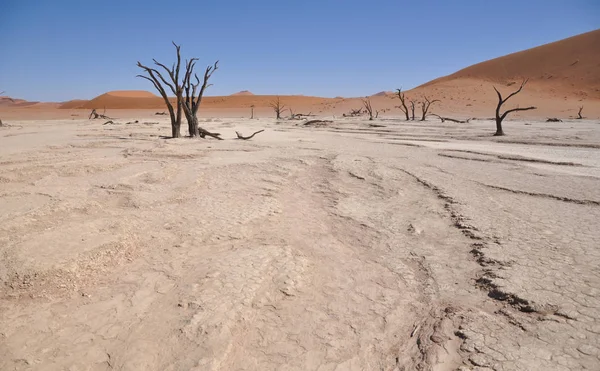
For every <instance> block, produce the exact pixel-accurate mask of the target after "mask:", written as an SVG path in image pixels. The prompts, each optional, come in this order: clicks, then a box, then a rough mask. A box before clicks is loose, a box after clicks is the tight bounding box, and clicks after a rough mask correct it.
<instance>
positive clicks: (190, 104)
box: [182, 58, 219, 138]
mask: <svg viewBox="0 0 600 371" xmlns="http://www.w3.org/2000/svg"><path fill="white" fill-rule="evenodd" d="M197 60H198V58H192V59H190V60H189V61H186V63H185V74H184V76H183V91H184V92H185V96H184V97H183V100H182V105H183V113H184V114H185V118H186V119H187V122H188V132H189V134H190V137H197V136H200V137H202V138H204V137H205V136H206V135H208V136H211V137H213V138H215V137H218V136H219V134H217V133H210V132H208V131H207V130H204V129H202V130H200V129H201V128H200V127H199V126H198V116H197V114H198V109H199V108H200V104H201V103H202V97H203V96H204V92H205V91H206V89H207V88H208V87H210V86H212V84H209V83H208V81H209V80H210V78H211V77H212V75H213V73H214V72H215V71H216V70H218V69H219V61H216V62H215V63H214V64H213V65H212V66H208V67H206V70H205V71H204V77H203V79H202V86H200V79H199V78H198V75H196V74H195V73H194V67H195V66H196V61H197ZM192 75H194V79H195V80H196V82H195V83H193V82H192ZM198 87H200V89H198ZM196 92H197V93H196Z"/></svg>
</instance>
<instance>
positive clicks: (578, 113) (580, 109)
mask: <svg viewBox="0 0 600 371" xmlns="http://www.w3.org/2000/svg"><path fill="white" fill-rule="evenodd" d="M582 111H583V106H581V107H579V112H577V120H583V116H581V112H582Z"/></svg>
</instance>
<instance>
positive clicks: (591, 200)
mask: <svg viewBox="0 0 600 371" xmlns="http://www.w3.org/2000/svg"><path fill="white" fill-rule="evenodd" d="M381 124H382V125H386V128H385V129H373V128H370V127H369V126H368V125H367V124H366V123H360V122H358V123H356V122H355V123H351V122H342V123H338V124H335V125H332V126H331V127H328V128H321V129H307V128H301V129H300V128H297V127H293V126H291V125H278V126H275V125H273V124H271V123H268V122H260V123H259V124H258V125H260V126H261V127H262V126H266V127H267V131H266V132H265V133H264V135H261V136H258V137H257V138H255V139H254V140H253V141H249V142H243V141H225V142H214V141H193V140H187V139H181V140H164V139H160V138H159V137H157V136H156V134H157V132H156V129H151V128H148V127H145V126H143V125H137V126H136V125H128V126H126V127H125V126H121V127H114V128H99V127H98V125H97V124H89V123H87V122H83V121H81V122H75V123H72V122H64V123H60V122H58V123H57V122H54V123H52V125H51V126H50V125H49V124H39V125H37V126H36V125H35V124H33V123H24V124H23V126H24V128H23V129H20V130H21V131H11V134H10V136H9V135H7V134H6V133H7V132H0V135H4V136H3V137H2V138H1V139H0V140H2V141H4V144H5V146H4V148H8V149H10V151H8V150H7V152H5V153H2V159H1V161H0V185H1V196H2V197H1V198H0V205H1V207H0V253H1V254H2V261H1V262H0V279H1V280H2V281H3V282H2V287H1V295H2V297H1V301H0V369H2V370H323V371H325V370H455V369H461V370H582V369H589V370H597V369H600V360H599V358H598V357H599V348H600V318H599V317H600V303H599V300H600V299H599V298H600V295H599V292H598V289H599V288H600V278H599V276H600V271H599V269H598V261H599V250H598V243H597V241H599V240H600V228H599V227H600V225H599V222H598V221H599V220H600V182H599V181H598V179H599V178H598V177H599V176H600V173H599V171H600V167H599V166H598V163H599V162H600V154H599V151H600V150H599V149H597V148H594V147H593V146H583V145H582V146H579V147H578V146H577V143H574V144H573V146H569V147H564V146H560V147H559V146H553V145H552V143H546V144H543V143H542V142H531V143H529V144H519V143H509V142H506V143H498V142H488V141H487V140H488V139H489V138H488V137H485V138H484V139H482V137H481V136H480V135H478V134H481V133H485V132H486V130H488V129H489V128H488V126H487V125H489V123H487V124H486V126H484V125H483V124H471V126H470V127H469V130H470V131H469V134H465V131H464V128H463V129H459V128H458V126H440V125H439V124H435V125H434V124H429V125H428V124H411V125H409V124H406V123H401V124H399V123H390V122H381ZM248 125H253V126H256V125H257V124H256V123H254V124H249V123H248V122H247V121H246V122H244V121H238V122H236V123H235V124H232V123H229V124H223V123H222V124H212V126H213V128H214V129H217V128H219V130H222V131H223V130H225V129H223V127H230V128H231V129H230V130H231V131H233V127H235V128H236V129H240V128H241V130H243V131H249V130H250V129H252V128H249V127H248ZM478 125H479V126H478ZM582 125H583V124H582ZM11 130H12V129H11ZM513 130H514V132H515V134H513V137H519V135H521V136H525V137H526V136H527V134H529V133H530V132H525V131H524V132H519V131H518V130H519V129H517V128H515V129H513ZM528 130H533V129H528ZM565 130H566V129H565ZM164 131H165V132H166V131H168V129H167V128H166V127H164ZM131 133H134V134H133V135H130V134H131ZM469 135H471V136H469ZM553 135H554V136H556V135H557V134H556V133H553ZM535 137H538V135H537V134H536V135H535ZM542 139H543V138H542ZM0 151H1V150H0ZM577 159H581V163H578V162H576V160H577Z"/></svg>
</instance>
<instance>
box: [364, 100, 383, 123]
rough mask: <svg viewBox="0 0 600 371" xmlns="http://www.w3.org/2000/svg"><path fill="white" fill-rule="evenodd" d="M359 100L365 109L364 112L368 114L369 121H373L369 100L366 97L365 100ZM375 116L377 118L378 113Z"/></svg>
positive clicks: (371, 106)
mask: <svg viewBox="0 0 600 371" xmlns="http://www.w3.org/2000/svg"><path fill="white" fill-rule="evenodd" d="M361 100H362V104H363V107H365V110H366V111H367V113H368V114H369V121H373V105H371V99H370V98H369V97H367V98H365V99H361ZM377 115H378V116H379V113H377Z"/></svg>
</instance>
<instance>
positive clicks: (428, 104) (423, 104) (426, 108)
mask: <svg viewBox="0 0 600 371" xmlns="http://www.w3.org/2000/svg"><path fill="white" fill-rule="evenodd" d="M424 98H425V101H424V102H421V113H422V114H423V115H422V116H421V121H425V119H426V118H427V112H428V111H429V107H431V105H432V104H434V103H435V102H439V101H440V100H439V99H434V100H429V98H427V97H424Z"/></svg>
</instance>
